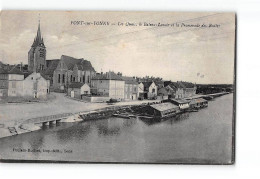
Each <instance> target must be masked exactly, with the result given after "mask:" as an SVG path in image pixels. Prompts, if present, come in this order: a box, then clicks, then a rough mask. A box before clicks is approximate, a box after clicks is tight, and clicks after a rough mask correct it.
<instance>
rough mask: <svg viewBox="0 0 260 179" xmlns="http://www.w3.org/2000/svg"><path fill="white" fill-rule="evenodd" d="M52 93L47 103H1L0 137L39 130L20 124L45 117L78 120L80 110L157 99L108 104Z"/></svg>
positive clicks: (33, 121)
mask: <svg viewBox="0 0 260 179" xmlns="http://www.w3.org/2000/svg"><path fill="white" fill-rule="evenodd" d="M53 95H54V96H55V97H54V99H53V100H52V101H50V102H49V103H36V104H6V105H1V108H0V114H1V116H0V138H3V137H9V136H13V135H18V134H22V133H27V132H32V131H35V130H39V128H38V126H35V127H30V128H29V127H28V126H23V128H22V127H21V126H22V125H23V124H32V125H34V124H37V123H41V122H39V120H44V119H46V118H47V119H48V120H52V119H56V118H57V119H63V120H61V121H60V122H79V121H80V120H79V119H78V117H77V116H78V115H79V114H80V113H82V112H90V111H95V110H97V111H102V110H107V109H108V108H117V107H124V106H131V105H140V104H142V103H149V102H150V103H151V102H158V100H145V101H126V102H119V103H115V104H113V105H109V106H108V105H107V104H106V103H85V102H81V101H76V100H72V99H69V98H67V97H65V96H64V94H61V93H53ZM14 111H15V112H14ZM28 121H30V122H28ZM53 121H54V120H53Z"/></svg>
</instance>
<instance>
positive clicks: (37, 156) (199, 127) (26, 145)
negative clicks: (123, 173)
mask: <svg viewBox="0 0 260 179" xmlns="http://www.w3.org/2000/svg"><path fill="white" fill-rule="evenodd" d="M232 117H233V94H229V95H225V96H222V97H219V98H216V99H214V100H213V101H209V106H208V107H207V108H204V109H201V110H200V111H199V112H193V113H185V114H182V115H180V116H177V117H174V118H172V119H168V120H165V121H161V122H155V121H149V120H148V121H144V120H141V119H135V118H133V119H121V118H109V119H102V120H95V121H86V122H81V123H73V124H72V123H61V124H59V125H58V124H57V126H49V127H45V128H43V129H42V130H39V131H36V132H32V133H27V134H22V135H18V136H12V137H9V138H3V139H0V157H1V158H2V159H17V160H52V161H83V162H134V163H139V162H141V163H146V162H151V163H214V164H222V163H230V162H231V156H232Z"/></svg>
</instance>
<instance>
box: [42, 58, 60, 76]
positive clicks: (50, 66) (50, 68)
mask: <svg viewBox="0 0 260 179" xmlns="http://www.w3.org/2000/svg"><path fill="white" fill-rule="evenodd" d="M59 62H60V59H54V60H46V65H47V69H46V70H45V71H44V74H46V75H53V73H54V70H55V69H56V68H57V66H58V64H59Z"/></svg>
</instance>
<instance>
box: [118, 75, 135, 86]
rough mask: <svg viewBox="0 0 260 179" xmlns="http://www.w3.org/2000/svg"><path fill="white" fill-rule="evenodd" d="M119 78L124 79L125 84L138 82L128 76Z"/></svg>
mask: <svg viewBox="0 0 260 179" xmlns="http://www.w3.org/2000/svg"><path fill="white" fill-rule="evenodd" d="M121 78H122V79H123V80H124V81H125V83H126V84H138V83H137V81H136V79H135V78H133V77H129V76H121Z"/></svg>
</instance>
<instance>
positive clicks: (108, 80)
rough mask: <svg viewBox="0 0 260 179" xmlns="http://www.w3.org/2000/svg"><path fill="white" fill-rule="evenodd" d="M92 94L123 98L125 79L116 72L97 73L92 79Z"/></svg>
mask: <svg viewBox="0 0 260 179" xmlns="http://www.w3.org/2000/svg"><path fill="white" fill-rule="evenodd" d="M91 88H92V95H96V96H104V97H109V98H113V99H118V100H123V99H124V89H125V81H124V80H122V78H121V77H120V76H118V75H117V74H115V73H114V72H107V73H105V74H103V73H101V74H97V75H96V76H95V77H93V79H92V87H91Z"/></svg>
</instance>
